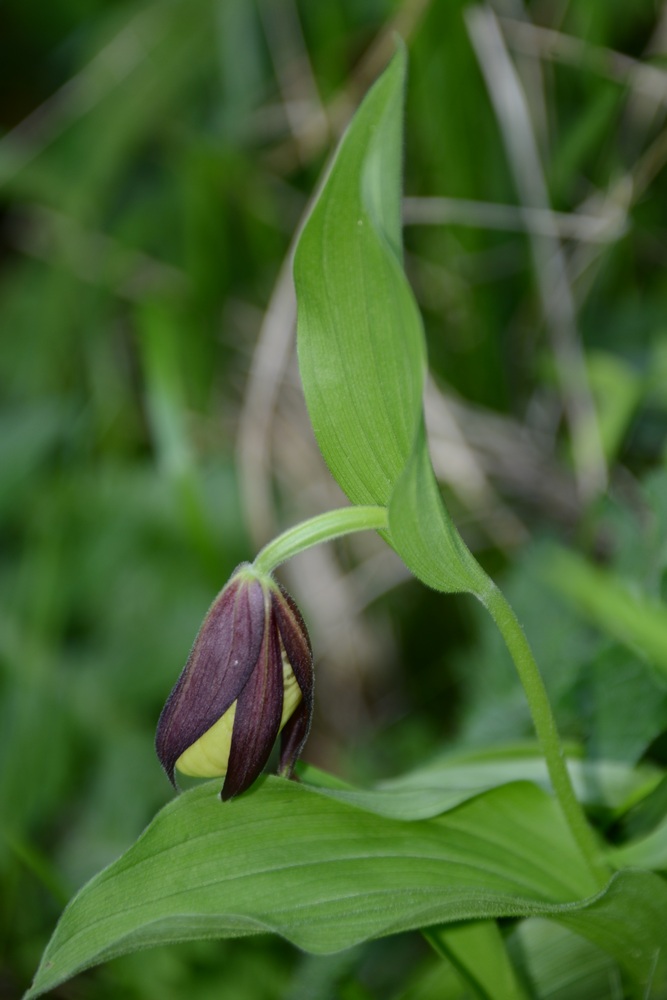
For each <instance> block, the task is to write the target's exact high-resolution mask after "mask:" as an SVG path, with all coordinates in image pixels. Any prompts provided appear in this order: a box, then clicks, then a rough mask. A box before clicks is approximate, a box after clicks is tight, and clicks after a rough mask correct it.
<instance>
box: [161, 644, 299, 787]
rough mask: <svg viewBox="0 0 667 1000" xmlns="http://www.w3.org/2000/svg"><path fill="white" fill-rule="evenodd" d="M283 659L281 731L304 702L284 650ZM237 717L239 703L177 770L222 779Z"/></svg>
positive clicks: (188, 752)
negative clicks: (235, 717)
mask: <svg viewBox="0 0 667 1000" xmlns="http://www.w3.org/2000/svg"><path fill="white" fill-rule="evenodd" d="M282 660H283V688H284V694H283V714H282V718H281V720H280V728H281V729H282V728H283V726H284V725H285V723H286V722H287V720H288V719H289V718H290V717H291V715H292V714H293V713H294V710H295V708H296V707H297V705H298V704H299V702H300V701H301V688H300V687H299V685H298V683H297V679H296V677H295V676H294V672H293V671H292V668H291V666H290V665H289V662H288V660H287V657H286V656H285V652H284V650H283V651H282ZM235 715H236V702H234V703H233V704H232V705H231V706H230V707H229V708H228V709H227V711H226V712H225V714H224V715H223V716H222V717H221V718H219V719H218V721H217V722H214V723H213V725H212V726H211V728H210V729H207V730H206V732H205V733H204V734H203V735H202V736H200V737H199V739H198V740H197V741H196V742H195V743H193V744H192V746H189V747H188V749H187V750H184V751H183V753H182V754H181V756H180V757H179V758H178V760H177V761H176V769H177V770H178V771H180V772H181V774H188V775H190V777H192V778H222V777H223V776H224V775H225V774H227V762H228V761H229V751H230V748H231V745H232V730H233V728H234V716H235Z"/></svg>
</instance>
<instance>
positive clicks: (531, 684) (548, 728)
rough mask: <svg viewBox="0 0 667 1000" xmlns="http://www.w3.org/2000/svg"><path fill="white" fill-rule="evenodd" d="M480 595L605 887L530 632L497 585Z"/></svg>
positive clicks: (554, 779)
mask: <svg viewBox="0 0 667 1000" xmlns="http://www.w3.org/2000/svg"><path fill="white" fill-rule="evenodd" d="M479 596H480V600H481V601H482V603H483V604H484V606H485V607H486V609H487V611H488V612H489V613H490V615H491V617H492V618H493V620H494V621H495V623H496V625H497V626H498V628H499V630H500V633H501V635H502V637H503V639H504V640H505V645H506V646H507V648H508V650H509V653H510V655H511V657H512V659H513V660H514V665H515V667H516V669H517V673H518V674H519V679H520V680H521V683H522V685H523V689H524V691H525V694H526V698H527V700H528V705H529V707H530V712H531V715H532V717H533V724H534V726H535V732H536V733H537V738H538V740H539V743H540V746H541V748H542V752H543V754H544V757H545V760H546V764H547V769H548V771H549V777H550V779H551V784H552V786H553V790H554V793H555V794H556V797H557V799H558V801H559V803H560V806H561V809H562V810H563V814H564V816H565V819H566V821H567V823H568V826H569V827H570V830H571V832H572V835H573V837H574V838H575V840H576V842H577V844H578V845H579V847H580V849H581V851H582V854H583V855H584V857H585V858H586V860H587V862H588V865H589V868H590V870H591V873H592V874H593V876H594V878H595V880H596V881H597V882H598V884H599V885H600V888H602V887H603V886H605V885H606V884H607V882H608V880H609V875H610V872H609V870H608V869H607V867H606V865H605V864H604V863H603V861H602V856H601V854H602V852H601V849H600V846H599V845H598V842H597V840H596V838H595V834H594V833H593V830H592V829H591V827H590V825H589V823H588V820H587V819H586V815H585V813H584V811H583V809H582V807H581V804H580V803H579V801H578V799H577V797H576V795H575V794H574V788H573V787H572V782H571V780H570V775H569V773H568V770H567V765H566V762H565V756H564V754H563V748H562V746H561V742H560V737H559V735H558V729H557V728H556V720H555V718H554V714H553V711H552V708H551V703H550V702H549V696H548V695H547V691H546V688H545V686H544V681H543V680H542V675H541V674H540V671H539V668H538V666H537V663H536V662H535V657H534V656H533V653H532V650H531V648H530V645H529V643H528V640H527V638H526V635H525V633H524V631H523V629H522V628H521V625H520V624H519V621H518V619H517V617H516V615H515V614H514V611H513V610H512V607H511V605H510V604H509V602H508V601H507V600H506V598H505V597H504V595H503V594H502V592H501V591H500V590H499V589H498V587H496V586H495V584H491V587H490V588H489V590H488V591H487V592H486V593H484V594H483V595H479Z"/></svg>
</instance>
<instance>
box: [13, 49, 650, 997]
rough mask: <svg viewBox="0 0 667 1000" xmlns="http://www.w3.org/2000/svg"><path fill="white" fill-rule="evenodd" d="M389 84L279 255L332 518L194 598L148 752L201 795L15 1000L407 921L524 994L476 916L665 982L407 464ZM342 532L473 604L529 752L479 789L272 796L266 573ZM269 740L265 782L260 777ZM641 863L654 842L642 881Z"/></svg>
mask: <svg viewBox="0 0 667 1000" xmlns="http://www.w3.org/2000/svg"><path fill="white" fill-rule="evenodd" d="M405 75H406V55H405V52H404V50H403V48H402V47H400V46H399V48H398V51H397V53H396V55H395V56H394V58H393V60H392V62H391V63H390V65H389V66H388V68H387V69H386V71H385V72H384V74H383V75H382V77H381V78H380V79H379V80H378V81H377V83H376V84H375V86H374V87H373V88H372V89H371V91H370V92H369V94H368V95H367V97H366V99H365V100H364V102H363V103H362V105H361V107H360V108H359V110H358V111H357V113H356V115H355V117H354V119H353V121H352V122H351V124H350V126H349V128H348V130H347V132H346V134H345V136H344V137H343V140H342V142H341V144H340V147H339V149H338V152H337V155H336V157H335V159H334V161H333V163H332V165H331V167H330V169H329V171H328V174H327V176H326V179H325V181H324V183H323V185H322V187H321V190H320V191H319V194H318V196H317V198H316V199H315V201H314V204H313V206H312V210H311V212H310V214H309V217H308V219H307V221H306V223H305V226H304V228H303V231H302V233H301V236H300V239H299V243H298V247H297V250H296V255H295V261H294V277H295V284H296V291H297V301H298V355H299V365H300V372H301V378H302V382H303V389H304V393H305V397H306V402H307V405H308V410H309V414H310V419H311V422H312V426H313V429H314V432H315V435H316V438H317V441H318V443H319V446H320V448H321V451H322V454H323V456H324V459H325V460H326V462H327V464H328V466H329V469H330V470H331V473H332V475H333V476H334V477H335V479H336V480H337V482H338V483H339V485H340V486H341V487H342V489H343V490H344V491H345V493H346V495H347V497H348V498H349V500H350V504H351V505H350V506H348V507H345V508H343V509H341V510H335V511H328V512H326V513H324V514H321V515H319V516H316V517H314V518H312V519H311V520H309V521H306V522H305V523H303V524H301V525H298V526H297V527H294V528H291V529H290V530H288V531H286V532H285V533H284V534H283V535H281V536H279V537H278V538H276V539H275V540H274V541H273V542H271V543H270V544H269V545H267V546H266V547H265V548H264V549H263V550H262V551H261V552H260V553H259V555H258V556H257V558H256V559H255V561H254V563H252V564H243V565H242V566H241V567H239V568H238V570H237V571H236V572H235V573H234V574H233V576H232V578H231V580H230V581H229V583H228V584H227V585H226V586H225V587H224V588H223V590H222V591H221V593H220V594H219V596H218V597H217V598H216V599H215V601H214V603H213V605H212V607H211V609H210V611H209V612H208V615H207V616H206V619H205V621H204V624H203V626H202V628H201V631H200V633H199V635H198V637H197V639H196V641H195V643H194V646H193V649H192V652H191V654H190V657H189V659H188V662H187V664H186V666H185V669H184V671H183V673H182V675H181V677H180V679H179V680H178V681H177V683H176V686H175V688H174V690H173V692H172V694H171V696H170V698H169V699H168V701H167V704H166V706H165V708H164V711H163V713H162V716H161V718H160V722H159V725H158V732H157V742H156V746H157V752H158V756H159V758H160V761H161V762H162V764H163V766H164V768H165V769H166V771H167V774H168V776H169V778H170V779H171V780H172V781H175V771H176V770H178V771H180V772H182V773H184V774H189V775H195V776H201V777H208V778H214V779H216V780H214V781H212V782H206V783H203V784H200V785H198V786H197V787H195V788H191V789H190V790H188V791H186V792H184V793H183V794H181V795H180V796H178V797H177V798H175V799H174V800H173V801H172V802H171V803H170V804H169V805H167V806H166V807H165V809H164V810H162V811H161V812H160V813H159V814H158V816H156V818H155V819H154V821H153V822H152V823H151V824H150V826H149V827H148V829H147V830H146V831H145V832H144V833H143V834H142V835H141V837H140V838H139V839H138V840H137V842H136V843H135V844H134V845H133V846H132V847H130V848H129V850H128V851H127V852H126V854H125V855H123V857H121V858H120V859H119V860H118V861H116V862H115V863H114V864H112V865H111V866H110V867H109V868H107V869H106V870H105V871H103V872H102V873H100V875H98V876H97V877H96V878H94V879H93V880H92V881H91V882H90V883H89V884H88V885H86V886H85V887H84V888H83V889H82V890H81V891H80V893H79V894H78V895H77V896H76V897H75V899H74V900H73V901H72V902H71V903H70V905H69V907H68V908H67V910H66V911H65V913H64V914H63V916H62V919H61V921H60V923H59V925H58V927H57V928H56V930H55V933H54V935H53V937H52V940H51V942H50V943H49V945H48V947H47V949H46V952H45V954H44V957H43V960H42V964H41V965H40V968H39V970H38V972H37V975H36V978H35V981H34V984H33V986H32V988H31V989H30V990H29V992H28V994H27V997H36V996H39V995H40V994H42V993H45V992H46V991H48V990H50V989H52V988H53V987H55V986H56V985H58V984H59V983H61V982H63V981H64V980H66V979H67V978H69V977H70V976H72V975H74V974H75V973H77V972H79V971H81V970H82V969H85V968H88V967H89V966H91V965H94V964H96V963H99V962H102V961H104V960H106V959H108V958H111V957H114V956H117V955H119V954H122V953H124V952H127V951H131V950H135V949H138V948H143V947H148V946H150V945H154V944H157V943H164V942H178V941H182V940H187V939H193V938H197V937H213V936H220V937H237V936H242V935H248V934H255V933H258V932H266V931H271V932H274V933H276V934H279V935H281V936H282V937H284V938H286V939H287V940H289V941H291V942H292V943H293V944H295V945H297V946H298V947H300V948H302V949H305V950H307V951H311V952H313V953H316V954H318V953H319V954H322V953H328V952H334V951H337V950H340V949H343V948H348V947H351V946H352V945H355V944H357V943H360V942H363V941H367V940H370V939H372V938H376V937H380V936H383V935H388V934H396V933H399V932H404V931H408V930H416V929H420V930H422V932H423V933H424V934H425V936H426V937H427V939H428V940H429V941H431V943H432V944H433V945H434V947H435V948H436V950H437V951H438V952H439V953H440V954H442V955H446V956H448V957H449V958H450V959H452V960H453V961H455V963H456V965H457V968H458V969H459V972H460V974H461V975H462V976H463V977H464V980H465V981H466V982H467V984H468V986H469V988H470V989H471V990H473V992H474V994H475V995H479V996H484V997H487V998H491V1000H493V998H496V1000H511V998H517V1000H518V998H524V1000H525V998H528V997H529V996H534V995H537V994H536V993H533V992H531V991H530V989H529V988H528V987H527V986H526V983H525V982H524V980H523V979H522V977H521V975H520V974H519V973H518V972H517V969H516V968H515V967H514V966H513V965H512V964H511V963H510V961H509V959H508V955H507V952H506V951H505V949H504V947H503V932H502V931H501V929H500V928H499V925H498V924H497V923H496V920H497V919H498V918H512V920H515V921H517V920H523V919H525V918H529V917H531V916H533V917H534V916H542V917H546V918H548V919H549V921H551V922H552V926H554V927H556V928H558V929H559V930H560V931H562V932H563V933H565V932H567V933H571V934H572V935H573V936H574V935H578V936H581V937H582V938H584V939H586V940H587V941H588V942H589V943H592V945H594V946H595V947H596V948H597V949H600V950H601V952H604V953H607V954H608V955H611V956H613V960H614V962H616V963H618V967H619V968H620V969H621V971H622V976H623V982H624V984H625V986H626V988H627V992H628V995H630V996H637V997H639V996H642V997H643V996H656V997H657V996H658V995H664V994H662V993H659V992H653V993H651V990H652V989H653V990H654V991H659V990H660V989H662V987H663V986H664V984H665V978H664V977H665V970H664V968H663V966H662V965H661V964H660V963H661V961H662V960H663V959H664V950H665V949H664V946H665V940H666V937H667V932H666V930H665V928H667V885H666V884H665V881H664V879H663V878H662V877H661V876H660V875H659V874H656V872H654V871H652V870H650V867H651V866H650V864H649V863H646V864H642V862H641V858H642V854H641V852H640V851H639V852H637V851H636V852H635V854H634V855H633V854H632V851H630V853H629V854H628V853H627V852H626V854H625V855H624V854H623V852H620V853H619V852H618V851H615V852H614V851H613V850H612V849H611V848H610V847H609V845H607V844H606V843H605V841H604V839H603V838H602V836H601V835H600V834H599V833H598V832H596V831H595V830H594V829H593V827H592V826H591V823H590V821H589V818H588V816H587V815H586V812H585V811H584V807H583V805H582V801H581V799H580V797H578V795H577V794H575V789H574V787H573V779H572V775H573V773H575V772H576V765H575V764H573V763H572V762H568V761H567V760H566V757H565V754H564V752H563V747H562V745H561V742H560V739H559V735H558V732H557V729H556V725H555V721H554V716H553V712H552V709H551V706H550V703H549V699H548V697H547V693H546V690H545V687H544V684H543V682H542V678H541V676H540V673H539V670H538V668H537V665H536V663H535V660H534V658H533V655H532V652H531V649H530V646H529V643H528V640H527V638H526V636H525V635H524V632H523V630H522V629H521V627H520V625H519V623H518V621H517V619H516V616H515V615H514V612H513V611H512V608H511V607H510V605H509V604H508V602H507V601H506V599H505V598H504V596H503V594H502V593H501V591H500V590H499V589H498V588H497V586H496V585H495V584H494V582H493V581H492V580H491V579H490V578H489V577H488V575H487V574H486V572H485V571H484V570H483V569H482V568H481V566H480V565H479V564H478V562H477V561H476V560H475V558H474V557H473V555H472V554H471V552H470V551H469V549H468V548H467V546H466V545H465V543H464V541H463V540H462V538H461V536H460V534H459V533H458V531H457V529H456V527H455V525H454V523H453V521H452V518H451V517H450V515H449V513H448V511H447V509H446V508H445V506H444V504H443V501H442V498H441V495H440V491H439V488H438V485H437V482H436V479H435V475H434V473H433V469H432V466H431V462H430V458H429V452H428V446H427V440H426V433H425V427H424V418H423V411H422V396H423V391H424V379H425V373H426V350H425V342H424V335H423V329H422V323H421V318H420V315H419V311H418V308H417V305H416V302H415V299H414V296H413V294H412V292H411V290H410V287H409V285H408V282H407V280H406V277H405V274H404V271H403V265H402V246H401V166H402V107H403V93H404V86H405ZM362 530H372V531H376V532H379V534H380V535H381V537H382V538H383V539H384V540H385V542H386V543H387V544H388V545H390V546H391V547H392V548H393V549H394V550H395V552H396V553H397V554H398V555H399V556H400V558H401V559H402V560H403V561H404V563H405V565H406V566H407V567H408V568H409V569H410V570H411V571H412V573H413V574H414V575H415V576H416V577H417V578H418V579H419V580H420V581H422V583H423V584H425V585H426V586H428V587H431V588H434V589H435V590H438V591H441V592H443V593H447V592H449V593H451V592H467V593H469V594H471V595H472V596H474V597H475V598H477V600H478V601H480V602H481V603H482V605H483V606H484V607H485V608H486V609H487V610H488V612H489V613H490V615H491V616H492V618H493V620H494V621H495V623H496V625H497V626H498V629H499V630H500V632H501V634H502V636H503V638H504V640H505V644H506V646H507V649H508V651H509V654H510V656H511V657H512V659H513V661H514V663H515V665H516V669H517V673H518V676H519V679H520V681H521V683H522V685H523V687H524V690H525V694H526V698H527V700H528V703H529V705H530V709H531V713H532V717H533V721H534V727H535V732H536V735H537V740H538V743H539V748H540V750H539V752H537V751H536V753H535V754H534V755H532V756H531V757H527V756H524V757H520V758H511V757H506V758H505V759H504V760H503V768H502V769H500V770H499V771H498V773H497V775H496V776H495V778H494V777H492V778H491V780H489V769H488V766H487V767H486V770H485V769H484V767H480V762H479V761H475V759H474V758H468V759H465V758H464V759H457V758H456V757H453V758H450V759H448V758H444V759H442V760H440V761H438V762H436V764H435V765H434V766H433V767H432V768H431V769H430V770H429V769H426V770H424V769H422V771H420V772H418V773H416V774H414V775H406V776H404V777H403V778H401V779H397V780H396V781H394V782H393V783H385V785H384V786H382V787H378V788H375V789H370V790H362V789H357V788H353V787H351V786H349V785H346V784H344V783H343V782H341V781H340V780H337V779H334V778H333V777H332V776H329V775H326V774H323V773H322V772H318V771H316V770H315V769H314V768H309V767H307V766H306V767H303V768H302V769H301V780H300V781H298V782H295V781H291V780H289V779H290V777H291V776H292V774H293V769H294V765H295V762H296V760H297V758H298V756H299V754H300V753H301V751H302V749H303V746H304V743H305V741H306V738H307V734H308V728H309V725H310V718H311V713H312V704H313V665H312V651H311V645H310V640H309V637H308V632H307V629H306V626H305V624H304V621H303V619H302V617H301V614H300V612H299V611H298V609H297V607H296V605H295V603H294V601H293V600H292V598H291V597H290V596H289V595H288V594H287V593H286V592H285V591H284V589H283V588H282V587H281V586H280V585H279V584H278V583H277V582H276V581H275V579H274V577H273V573H274V571H275V570H276V568H277V567H278V566H279V565H280V564H281V563H282V562H284V561H285V560H287V559H289V558H291V557H292V556H293V555H295V554H297V553H299V552H301V551H303V550H304V549H306V548H308V547H309V546H312V545H315V544H320V543H323V542H327V541H330V540H332V539H335V538H338V537H341V536H342V535H345V534H347V533H350V532H356V531H362ZM279 734H281V750H280V761H279V765H278V771H279V774H278V776H268V777H262V778H260V775H261V773H262V771H263V769H264V768H265V766H266V764H267V761H268V760H269V756H270V753H271V750H272V747H273V744H274V742H275V741H276V739H277V738H278V735H279ZM486 763H487V765H488V761H487V762H486ZM508 775H509V777H508ZM221 777H224V784H223V787H222V799H223V800H224V801H223V802H221V801H220V796H219V792H220V780H219V779H220V778H221ZM258 778H259V779H260V780H257V779H258ZM230 800H231V801H230ZM654 857H655V854H654ZM628 859H634V860H631V861H630V863H628ZM637 859H640V860H639V861H638V860H637ZM664 862H665V853H664V847H663V852H662V854H660V852H659V851H658V861H657V863H655V865H654V867H657V868H661V867H663V868H664V867H666V865H665V863H664ZM660 984H662V986H661V985H660ZM461 995H463V994H461ZM465 995H469V994H467V993H466V994H465Z"/></svg>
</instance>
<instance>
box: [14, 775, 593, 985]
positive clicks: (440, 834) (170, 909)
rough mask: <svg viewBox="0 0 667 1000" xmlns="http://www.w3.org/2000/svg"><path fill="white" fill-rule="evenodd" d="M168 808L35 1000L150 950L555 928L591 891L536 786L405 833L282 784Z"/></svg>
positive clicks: (89, 911) (104, 881)
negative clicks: (535, 924)
mask: <svg viewBox="0 0 667 1000" xmlns="http://www.w3.org/2000/svg"><path fill="white" fill-rule="evenodd" d="M217 792H218V786H217V783H215V782H213V783H207V784H205V785H201V786H199V787H198V788H196V789H193V790H191V791H189V792H186V793H185V794H183V795H181V796H180V797H179V798H178V799H176V800H174V801H173V802H171V803H170V804H169V805H167V806H166V807H165V808H164V809H163V810H162V811H161V812H160V813H159V814H158V816H157V817H156V818H155V819H154V820H153V822H152V823H151V824H150V826H149V827H148V828H147V830H146V831H145V833H144V834H143V835H142V836H141V837H140V838H139V840H138V841H137V842H136V843H135V844H134V845H133V846H132V847H131V848H130V849H129V850H128V851H127V853H126V854H124V855H123V856H122V857H121V858H119V860H118V861H116V862H115V863H114V864H112V865H111V866H110V867H109V868H107V869H106V870H105V871H103V872H101V873H100V875H98V876H97V877H96V878H94V879H93V880H92V881H91V882H89V883H88V885H86V886H84V888H83V889H82V890H81V891H80V892H79V894H78V895H77V896H76V897H75V898H74V900H73V901H72V902H71V903H70V905H69V906H68V908H67V909H66V910H65V913H64V914H63V916H62V918H61V920H60V923H59V925H58V927H57V928H56V930H55V933H54V935H53V938H52V939H51V942H50V943H49V945H48V947H47V949H46V952H45V954H44V957H43V960H42V964H41V965H40V968H39V970H38V972H37V976H36V978H35V982H34V984H33V987H32V989H31V990H30V991H29V992H28V994H27V996H28V997H35V996H38V995H39V994H41V993H43V992H44V991H46V990H48V989H51V988H53V987H54V986H56V985H57V984H58V983H60V982H62V981H63V980H65V979H67V978H69V977H70V976H72V975H74V974H75V973H77V972H80V971H81V970H83V969H85V968H88V967H89V966H91V965H94V964H96V963H99V962H102V961H105V960H107V959H110V958H113V957H116V956H118V955H121V954H124V953H126V952H130V951H134V950H136V949H138V948H143V947H148V946H151V945H157V944H164V943H169V942H175V941H183V940H188V939H194V938H203V937H215V936H219V937H238V936H241V935H247V934H257V933H261V932H267V931H271V932H274V933H277V934H280V935H282V936H283V937H284V938H286V939H287V940H289V941H291V942H293V943H294V944H295V945H297V946H299V947H301V948H304V949H305V950H307V951H311V952H314V953H320V954H323V953H327V952H334V951H337V950H340V949H343V948H348V947H351V946H352V945H354V944H357V943H359V942H362V941H365V940H368V939H371V938H377V937H380V936H382V935H387V934H393V933H397V932H399V931H405V930H410V929H414V928H418V927H427V926H430V925H433V924H436V923H444V922H448V921H453V920H467V919H483V918H487V917H500V916H525V915H530V914H550V915H554V916H555V915H558V914H560V913H563V912H566V911H567V912H570V911H571V910H572V909H573V908H576V907H580V906H585V905H588V904H587V903H586V897H593V893H594V891H595V887H594V884H593V882H592V880H591V878H590V876H589V874H588V871H587V869H586V868H585V866H584V865H583V863H582V861H581V859H580V856H579V854H578V851H577V849H576V847H575V845H574V844H573V842H572V840H571V837H570V835H569V832H568V830H567V828H566V827H565V825H564V823H563V821H562V819H561V816H560V813H559V811H558V808H557V806H556V804H555V802H554V801H553V800H552V799H551V798H550V797H549V796H548V795H547V794H545V793H544V792H542V791H541V790H540V789H538V788H537V787H535V786H534V785H531V784H528V783H517V784H511V785H506V786H503V787H502V788H497V789H494V790H492V791H490V792H487V793H485V794H483V795H479V796H478V797H476V798H474V799H472V800H471V801H469V802H466V803H464V804H462V805H461V806H459V807H458V808H456V809H453V810H452V811H450V812H448V813H447V814H446V815H444V816H441V817H436V818H433V819H428V820H418V821H413V822H402V821H400V820H395V819H390V818H387V817H383V816H378V815H377V814H373V813H370V812H368V811H365V810H362V809H358V808H355V807H353V806H350V805H347V804H346V803H342V802H338V801H335V800H334V799H332V798H330V797H328V796H326V795H324V794H321V793H320V792H319V791H318V790H317V789H314V788H310V787H308V786H306V785H298V784H296V783H294V782H289V781H285V780H284V779H280V778H267V779H266V780H265V781H263V782H261V783H260V784H259V785H258V786H256V787H255V788H254V789H253V790H251V791H250V792H249V793H247V794H245V795H243V796H241V797H239V799H237V800H235V801H233V802H230V803H227V804H225V805H222V804H221V803H220V800H219V798H218V795H217Z"/></svg>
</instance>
